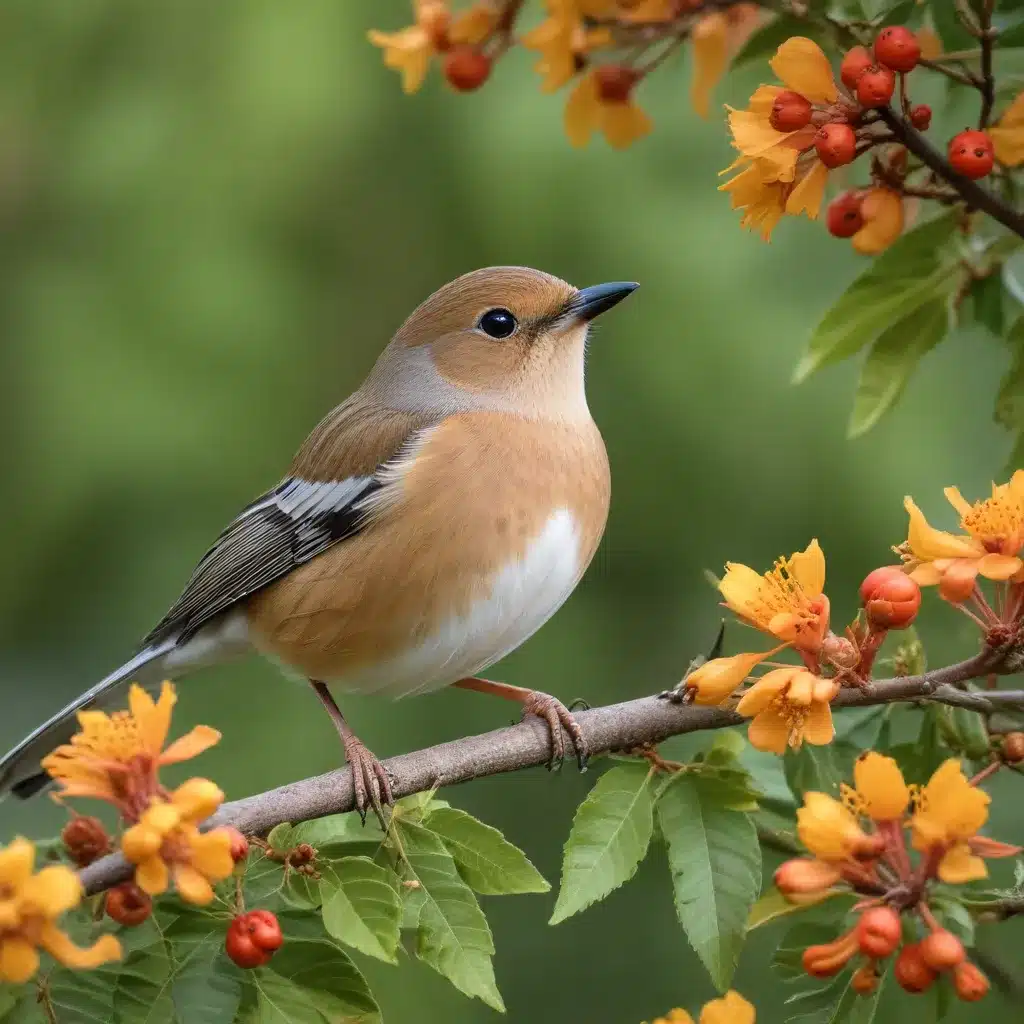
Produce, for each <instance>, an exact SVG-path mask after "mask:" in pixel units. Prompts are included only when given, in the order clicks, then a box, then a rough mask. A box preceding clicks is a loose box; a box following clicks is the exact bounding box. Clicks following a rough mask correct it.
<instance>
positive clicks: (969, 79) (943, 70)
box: [917, 57, 978, 88]
mask: <svg viewBox="0 0 1024 1024" xmlns="http://www.w3.org/2000/svg"><path fill="white" fill-rule="evenodd" d="M917 63H918V64H919V65H920V66H921V67H923V68H929V69H930V70H932V71H937V72H938V73H939V74H940V75H945V76H946V77H947V78H951V79H952V80H953V81H954V82H959V83H960V84H961V85H969V86H972V87H973V88H977V87H978V77H977V76H976V75H974V74H972V73H971V72H969V71H963V70H957V68H951V67H947V66H946V65H945V64H942V63H940V62H939V61H937V60H930V59H928V58H927V57H922V58H921V59H920V60H919V61H918V62H917Z"/></svg>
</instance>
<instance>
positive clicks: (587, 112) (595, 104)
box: [564, 74, 600, 147]
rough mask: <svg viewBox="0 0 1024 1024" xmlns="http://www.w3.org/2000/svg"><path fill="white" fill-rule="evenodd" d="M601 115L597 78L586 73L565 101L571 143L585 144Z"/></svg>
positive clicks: (566, 130)
mask: <svg viewBox="0 0 1024 1024" xmlns="http://www.w3.org/2000/svg"><path fill="white" fill-rule="evenodd" d="M599 117H600V100H599V99H598V95H597V79H596V78H595V77H594V76H593V74H589V75H584V76H583V77H582V78H581V79H580V80H579V81H578V82H577V83H576V87H575V88H574V89H573V91H572V92H571V93H569V99H568V100H566V103H565V115H564V125H565V134H566V137H567V138H568V139H569V144H570V145H572V146H577V147H582V146H585V145H586V144H587V143H588V142H589V141H590V136H591V134H592V133H593V131H594V129H595V128H596V127H597V124H598V120H599Z"/></svg>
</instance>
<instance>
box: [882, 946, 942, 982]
mask: <svg viewBox="0 0 1024 1024" xmlns="http://www.w3.org/2000/svg"><path fill="white" fill-rule="evenodd" d="M893 974H895V976H896V981H897V983H898V984H899V986H900V988H902V989H905V990H906V991H907V992H926V991H927V990H928V989H929V988H930V987H931V985H932V982H934V981H935V978H936V977H937V975H936V974H935V972H934V971H933V970H932V969H931V968H930V967H929V966H928V965H927V964H926V963H925V962H924V958H923V957H922V956H921V947H920V946H919V945H918V944H917V943H912V944H911V945H909V946H904V947H903V948H902V949H901V950H900V955H899V956H898V957H896V966H895V967H894V968H893Z"/></svg>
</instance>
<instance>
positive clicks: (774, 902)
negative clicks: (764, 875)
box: [747, 886, 853, 932]
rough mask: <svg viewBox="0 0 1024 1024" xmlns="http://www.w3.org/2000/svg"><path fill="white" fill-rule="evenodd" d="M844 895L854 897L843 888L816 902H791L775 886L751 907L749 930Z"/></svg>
mask: <svg viewBox="0 0 1024 1024" xmlns="http://www.w3.org/2000/svg"><path fill="white" fill-rule="evenodd" d="M840 896H842V897H843V898H845V899H848V900H849V899H852V898H853V897H852V894H850V893H847V892H843V891H842V890H841V889H835V890H829V891H828V893H827V894H826V895H825V896H824V897H823V898H822V899H820V900H818V901H817V902H815V903H803V904H799V903H790V902H789V900H787V899H786V897H785V896H783V895H782V893H781V892H779V890H778V889H776V888H775V887H774V886H773V887H772V888H771V889H769V890H768V891H767V892H765V894H764V895H763V896H762V897H761V898H760V899H759V900H758V901H757V902H756V903H755V904H754V905H753V907H751V908H750V916H749V917H748V918H747V931H748V932H752V931H753V930H754V929H755V928H760V927H761V925H763V924H768V923H769V922H771V921H776V920H778V919H779V918H780V917H788V916H789V915H790V914H799V913H804V912H806V911H807V910H809V909H810V908H811V907H818V906H821V904H822V903H825V902H827V901H829V900H834V899H838V898H839V897H840Z"/></svg>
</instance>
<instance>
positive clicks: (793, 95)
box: [768, 89, 814, 132]
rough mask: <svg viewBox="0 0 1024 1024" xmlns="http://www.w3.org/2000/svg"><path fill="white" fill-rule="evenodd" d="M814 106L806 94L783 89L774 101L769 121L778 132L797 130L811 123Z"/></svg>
mask: <svg viewBox="0 0 1024 1024" xmlns="http://www.w3.org/2000/svg"><path fill="white" fill-rule="evenodd" d="M813 111H814V108H813V107H812V106H811V101H810V100H809V99H807V97H806V96H801V95H800V93H798V92H793V90H792V89H783V90H782V92H780V93H779V94H778V96H776V97H775V102H774V103H772V112H771V114H770V115H769V116H768V122H769V124H771V126H772V127H773V128H774V129H775V130H776V131H777V132H796V131H799V130H800V129H801V128H806V127H807V125H809V124H810V123H811V114H812V113H813Z"/></svg>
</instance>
